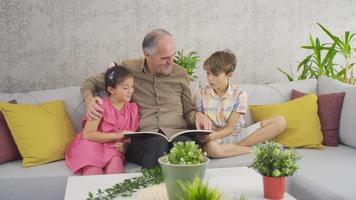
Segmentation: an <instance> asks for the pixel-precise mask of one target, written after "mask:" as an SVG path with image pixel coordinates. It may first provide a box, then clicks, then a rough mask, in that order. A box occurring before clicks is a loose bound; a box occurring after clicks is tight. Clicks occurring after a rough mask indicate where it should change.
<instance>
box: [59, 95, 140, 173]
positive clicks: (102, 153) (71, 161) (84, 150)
mask: <svg viewBox="0 0 356 200" xmlns="http://www.w3.org/2000/svg"><path fill="white" fill-rule="evenodd" d="M103 109H104V111H103V113H102V116H103V117H102V119H101V121H100V123H99V126H98V131H100V132H103V133H109V132H111V133H113V132H119V131H122V130H128V131H136V130H137V127H138V109H137V104H136V103H125V105H124V107H123V108H122V110H121V111H119V110H117V109H116V108H115V107H114V106H113V105H112V104H111V102H110V100H109V99H108V98H107V97H106V98H104V99H103ZM85 122H86V118H85V119H84V120H83V127H84V124H85ZM114 144H115V142H107V143H99V142H93V141H90V140H86V139H83V133H82V132H81V133H78V134H77V135H76V137H75V139H74V141H73V142H72V143H71V144H70V146H69V148H68V151H67V153H66V164H67V166H68V167H69V169H70V170H71V171H72V172H73V173H80V172H81V169H82V168H83V167H85V166H89V165H91V166H96V167H100V168H103V167H104V166H105V165H106V164H107V163H108V162H109V161H110V160H111V159H112V158H113V157H114V156H119V157H121V159H122V160H123V162H124V161H125V156H124V155H123V154H122V153H121V152H119V151H118V150H116V148H115V147H114Z"/></svg>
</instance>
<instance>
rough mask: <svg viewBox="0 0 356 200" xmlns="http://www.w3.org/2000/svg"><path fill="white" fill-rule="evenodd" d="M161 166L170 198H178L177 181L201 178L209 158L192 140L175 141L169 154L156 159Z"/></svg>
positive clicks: (178, 187)
mask: <svg viewBox="0 0 356 200" xmlns="http://www.w3.org/2000/svg"><path fill="white" fill-rule="evenodd" d="M158 162H159V164H160V165H161V167H162V172H163V177H164V182H165V184H166V188H167V192H168V197H169V199H170V200H175V199H178V195H179V193H181V192H182V188H181V187H180V186H179V181H189V182H192V181H193V180H194V178H195V177H199V178H201V179H202V178H203V177H204V174H205V168H206V165H207V164H208V162H209V159H208V158H207V157H206V156H205V154H204V153H203V151H202V149H201V148H200V147H199V146H198V145H197V144H195V142H193V141H187V142H177V143H174V144H173V148H172V149H171V150H170V152H169V154H167V155H164V156H162V157H161V158H159V159H158Z"/></svg>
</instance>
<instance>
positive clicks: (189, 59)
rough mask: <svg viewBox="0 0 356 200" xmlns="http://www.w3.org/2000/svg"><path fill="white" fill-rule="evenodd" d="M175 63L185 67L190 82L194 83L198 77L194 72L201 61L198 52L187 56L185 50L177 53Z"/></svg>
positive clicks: (192, 52)
mask: <svg viewBox="0 0 356 200" xmlns="http://www.w3.org/2000/svg"><path fill="white" fill-rule="evenodd" d="M173 61H174V63H176V64H178V65H180V66H182V67H184V68H185V69H186V70H187V73H188V76H189V81H194V80H195V79H196V78H197V77H196V76H195V75H194V70H195V68H196V67H197V64H198V62H199V61H200V58H199V55H198V52H196V51H191V52H189V53H187V54H185V53H184V51H183V50H180V51H178V52H177V54H176V55H175V57H174V60H173Z"/></svg>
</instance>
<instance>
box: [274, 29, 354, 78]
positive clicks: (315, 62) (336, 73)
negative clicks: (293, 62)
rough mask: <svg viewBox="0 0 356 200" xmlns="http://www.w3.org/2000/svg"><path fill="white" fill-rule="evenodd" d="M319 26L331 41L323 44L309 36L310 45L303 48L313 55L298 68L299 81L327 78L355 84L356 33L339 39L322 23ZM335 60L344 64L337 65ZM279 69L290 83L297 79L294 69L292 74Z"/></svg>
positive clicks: (306, 58) (346, 34) (347, 33)
mask: <svg viewBox="0 0 356 200" xmlns="http://www.w3.org/2000/svg"><path fill="white" fill-rule="evenodd" d="M318 26H319V27H320V28H321V29H322V30H323V31H324V32H325V33H326V34H327V35H328V37H329V38H330V39H331V41H330V42H326V43H323V42H321V41H320V40H319V38H317V37H316V38H315V39H314V38H313V36H312V35H310V36H309V38H310V44H309V45H305V46H302V48H303V49H306V50H307V51H310V52H311V53H310V54H309V55H307V56H306V57H305V58H304V59H303V60H302V61H301V62H300V63H299V65H298V66H297V69H296V71H297V73H298V74H299V75H298V77H297V80H303V79H307V78H318V77H319V76H327V77H330V78H333V79H337V80H339V81H343V82H345V83H349V84H355V83H356V81H355V80H356V79H355V77H354V75H355V74H354V66H355V61H356V56H355V53H356V48H353V47H352V42H353V39H354V37H355V36H356V33H350V32H349V31H346V32H345V33H344V35H343V36H341V37H337V36H336V35H334V34H332V33H331V32H330V31H329V30H328V29H327V28H326V27H324V26H323V25H321V24H320V23H318ZM335 60H336V61H339V62H340V61H342V62H341V63H336V62H335ZM277 69H278V70H279V71H280V72H282V73H283V74H284V75H285V76H287V78H288V80H289V81H293V80H294V79H295V77H294V74H293V70H292V69H291V70H290V73H288V72H286V71H284V70H283V69H281V68H277Z"/></svg>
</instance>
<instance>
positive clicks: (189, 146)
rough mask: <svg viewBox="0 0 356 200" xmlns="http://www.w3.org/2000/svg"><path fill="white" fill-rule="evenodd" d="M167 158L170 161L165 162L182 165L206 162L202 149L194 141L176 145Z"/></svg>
mask: <svg viewBox="0 0 356 200" xmlns="http://www.w3.org/2000/svg"><path fill="white" fill-rule="evenodd" d="M166 158H168V159H167V160H164V162H167V163H171V164H181V165H193V164H200V163H203V162H205V161H206V157H205V156H204V153H203V151H202V149H201V148H200V147H199V146H198V145H197V144H195V142H193V141H187V142H177V143H174V144H173V148H172V149H171V150H170V152H169V154H168V156H167V157H166Z"/></svg>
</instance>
